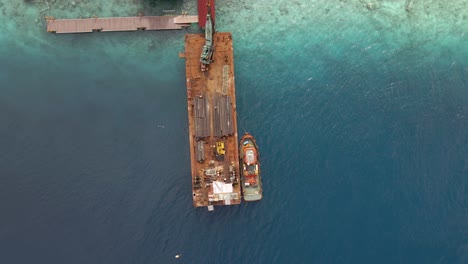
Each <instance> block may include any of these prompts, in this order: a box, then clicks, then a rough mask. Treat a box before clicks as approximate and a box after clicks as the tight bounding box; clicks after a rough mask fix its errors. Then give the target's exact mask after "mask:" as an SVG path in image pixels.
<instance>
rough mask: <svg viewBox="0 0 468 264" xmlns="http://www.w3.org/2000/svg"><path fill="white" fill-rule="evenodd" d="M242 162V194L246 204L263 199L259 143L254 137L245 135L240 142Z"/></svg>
mask: <svg viewBox="0 0 468 264" xmlns="http://www.w3.org/2000/svg"><path fill="white" fill-rule="evenodd" d="M239 150H240V162H241V166H240V167H241V170H242V175H241V179H242V193H243V196H244V200H245V201H246V202H251V201H259V200H261V199H262V182H261V178H260V162H259V160H258V158H259V153H258V147H257V143H256V142H255V139H254V137H253V136H252V135H251V134H249V133H245V135H244V136H243V137H242V138H241V140H240V148H239Z"/></svg>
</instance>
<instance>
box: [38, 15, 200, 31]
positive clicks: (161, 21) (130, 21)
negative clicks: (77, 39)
mask: <svg viewBox="0 0 468 264" xmlns="http://www.w3.org/2000/svg"><path fill="white" fill-rule="evenodd" d="M191 23H198V16H186V15H184V16H137V17H109V18H84V19H53V18H52V19H51V18H48V19H47V31H48V32H53V33H59V34H60V33H62V34H63V33H90V32H94V31H102V32H115V31H136V30H139V29H141V30H168V29H182V28H184V27H188V26H190V24H191Z"/></svg>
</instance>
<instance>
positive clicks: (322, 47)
mask: <svg viewBox="0 0 468 264" xmlns="http://www.w3.org/2000/svg"><path fill="white" fill-rule="evenodd" d="M54 2H55V1H54ZM58 2H60V1H58ZM62 2H63V1H62ZM114 2H115V1H114ZM129 2H130V1H129ZM137 2H138V1H137ZM163 2H164V1H163ZM219 2H222V1H218V7H217V8H218V16H219V18H218V24H219V26H218V29H219V30H226V31H231V32H233V36H234V46H235V58H236V61H235V67H236V68H235V71H236V87H237V106H238V114H239V117H240V120H239V127H240V131H239V133H242V132H243V131H242V130H243V129H242V128H243V127H245V128H246V129H247V130H249V132H251V133H252V134H254V136H255V137H256V138H257V141H258V143H259V146H260V148H261V154H262V156H261V162H262V176H263V181H264V182H263V186H264V199H263V200H262V201H261V202H259V203H249V204H246V203H244V204H242V205H240V206H231V207H216V209H215V211H214V212H208V211H207V210H206V208H194V207H192V201H191V177H190V157H189V146H188V126H187V109H186V90H185V64H184V60H183V59H179V58H178V56H177V55H178V54H177V52H179V51H182V50H183V34H184V33H191V32H192V33H193V32H199V30H198V29H197V27H196V26H194V27H192V28H191V29H189V30H187V31H182V32H180V31H177V32H134V33H100V34H98V33H95V34H80V35H53V34H47V33H46V32H44V31H45V30H44V25H43V23H42V22H36V24H34V23H31V25H30V26H29V27H27V26H24V25H23V24H25V22H24V21H34V19H36V17H38V13H37V12H38V10H39V9H41V8H40V7H36V6H31V5H24V4H11V3H10V2H6V1H3V0H0V3H1V5H0V9H1V10H2V11H3V13H4V14H7V17H9V18H12V16H11V14H12V13H11V12H10V11H12V10H14V9H15V10H16V9H18V10H23V11H24V12H23V11H22V12H23V13H24V16H22V17H20V18H15V19H14V20H11V19H6V18H4V19H2V20H5V21H7V20H8V22H5V23H3V24H2V26H0V29H2V32H3V33H0V34H3V35H2V37H0V263H5V264H10V263H70V264H71V263H80V264H83V263H202V264H204V263H460V264H462V263H468V136H467V135H468V50H467V49H468V31H467V29H468V27H465V26H467V25H468V21H467V19H468V18H467V17H463V10H465V12H466V10H468V5H466V2H464V1H458V2H454V4H453V5H452V6H451V7H440V5H439V2H438V1H429V2H428V4H427V5H426V6H422V7H420V6H418V3H415V4H414V7H413V9H412V10H413V11H411V12H413V13H410V14H409V15H408V14H405V12H404V9H401V10H402V11H401V12H402V14H400V13H398V12H399V11H398V10H399V9H398V8H400V7H403V6H404V5H403V4H404V2H405V1H377V2H378V3H380V4H379V6H378V7H379V8H377V9H375V10H369V9H367V8H366V7H365V6H363V5H361V4H358V5H353V6H351V7H348V6H347V2H346V1H337V3H336V5H331V4H329V2H326V1H318V3H317V4H316V5H310V4H309V2H308V1H296V2H293V3H292V4H287V2H290V1H280V0H274V1H263V0H262V1H256V2H255V3H253V4H251V5H250V4H248V3H244V2H248V1H239V2H238V1H226V3H225V4H223V3H219ZM400 2H402V3H400ZM413 2H416V1H413ZM78 4H79V5H81V4H82V3H81V2H80V1H78ZM127 4H128V3H127ZM166 4H167V3H166ZM399 4H401V5H399ZM128 5H130V4H128ZM179 5H180V3H179ZM184 5H187V8H186V10H187V9H189V10H191V12H192V13H194V12H195V10H194V9H193V4H187V3H185V2H184ZM392 5H394V6H392ZM98 7H99V5H98ZM179 7H180V6H178V8H179ZM392 7H395V8H392ZM464 7H466V8H467V9H464ZM190 8H192V9H190ZM340 8H341V9H340ZM444 8H446V9H444ZM63 9H65V10H66V7H63ZM240 9H242V12H237V10H240ZM259 9H261V10H263V11H264V12H260V14H258V15H257V16H253V15H252V14H254V13H255V12H257V11H256V10H259ZM338 9H339V10H341V11H337V10H338ZM25 10H26V11H28V12H26V11H25ZM395 10H397V11H395ZM434 10H435V11H434ZM440 10H442V11H440ZM80 12H84V11H80ZM113 12H117V11H113ZM392 12H395V14H393V13H392ZM418 12H420V13H418ZM424 12H426V13H424ZM444 12H446V13H444ZM20 13H21V12H20ZM56 13H58V14H60V13H59V11H56ZM447 13H450V14H455V15H454V16H450V19H449V18H448V17H449V16H446V14H447ZM457 14H458V15H457ZM465 14H466V13H465ZM54 15H57V14H55V13H54ZM109 15H125V10H124V11H121V12H120V13H117V14H116V13H110V14H109ZM75 16H77V15H75ZM280 16H283V17H285V19H284V20H281V19H278V17H280ZM70 17H73V16H72V15H70ZM249 21H250V22H249ZM41 23H42V24H41ZM2 27H3V28H2ZM18 29H20V30H18ZM21 30H22V31H21ZM176 254H181V256H182V257H181V258H179V259H176V258H175V257H174V256H175V255H176Z"/></svg>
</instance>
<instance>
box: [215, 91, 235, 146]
mask: <svg viewBox="0 0 468 264" xmlns="http://www.w3.org/2000/svg"><path fill="white" fill-rule="evenodd" d="M214 111H215V112H214V115H213V122H214V134H215V137H218V138H219V137H223V136H229V135H232V134H233V133H234V127H233V124H232V108H231V97H230V96H223V95H220V94H217V96H216V99H215V108H214Z"/></svg>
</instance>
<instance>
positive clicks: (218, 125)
mask: <svg viewBox="0 0 468 264" xmlns="http://www.w3.org/2000/svg"><path fill="white" fill-rule="evenodd" d="M213 39H214V55H213V60H214V61H213V62H212V63H211V64H210V65H209V69H208V71H205V72H202V71H201V70H200V54H201V51H202V47H203V45H204V43H205V36H204V35H202V34H189V35H186V36H185V53H183V54H181V56H182V57H185V60H186V75H187V79H186V81H187V107H188V120H189V140H190V160H191V167H192V169H191V174H192V190H193V193H192V195H193V205H194V206H196V207H200V206H210V205H233V204H240V203H241V184H240V177H239V152H238V136H237V114H236V94H235V86H234V58H233V46H232V36H231V33H226V32H217V33H215V35H214V38H213ZM217 142H223V143H224V146H225V154H224V155H223V156H220V155H217V154H216V153H217V151H216V150H217V148H216V145H217Z"/></svg>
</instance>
